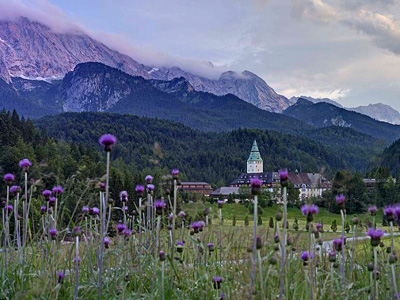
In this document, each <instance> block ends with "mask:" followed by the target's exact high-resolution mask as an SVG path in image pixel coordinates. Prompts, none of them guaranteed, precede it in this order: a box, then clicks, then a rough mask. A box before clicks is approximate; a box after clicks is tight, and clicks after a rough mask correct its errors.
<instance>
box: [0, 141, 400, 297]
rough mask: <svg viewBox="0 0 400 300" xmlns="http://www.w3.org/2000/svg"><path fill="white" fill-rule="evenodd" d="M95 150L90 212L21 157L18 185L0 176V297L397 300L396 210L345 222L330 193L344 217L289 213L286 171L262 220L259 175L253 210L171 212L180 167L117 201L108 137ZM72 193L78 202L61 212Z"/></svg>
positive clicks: (314, 210) (201, 207) (399, 211)
mask: <svg viewBox="0 0 400 300" xmlns="http://www.w3.org/2000/svg"><path fill="white" fill-rule="evenodd" d="M99 142H100V143H101V144H102V145H103V146H104V150H105V158H104V159H105V161H106V169H105V170H104V173H105V176H104V177H103V178H102V179H101V180H98V181H96V182H95V183H93V182H88V186H87V189H88V190H89V191H90V193H92V194H93V195H94V196H95V198H96V199H97V204H96V205H91V206H89V205H88V204H87V203H86V201H85V198H83V197H81V196H80V195H67V192H66V187H65V186H62V185H58V184H57V185H56V186H48V187H47V189H43V190H39V189H38V188H37V186H36V184H35V182H37V181H31V180H28V179H29V168H30V167H31V162H30V161H29V160H28V159H22V160H21V161H20V168H21V174H22V176H21V178H22V181H21V182H16V179H15V178H16V177H15V176H14V174H6V175H5V176H4V178H3V180H4V183H5V184H6V186H7V196H6V198H5V199H4V201H3V203H2V207H3V209H2V223H1V253H0V254H1V255H0V263H1V271H0V299H185V300H186V299H396V298H398V299H400V295H399V291H398V283H399V282H398V277H399V275H400V274H399V266H398V259H397V256H396V254H397V252H398V249H399V247H400V243H399V239H398V238H397V231H398V230H397V227H396V225H397V223H398V220H399V218H400V207H399V206H390V207H385V208H384V209H383V210H382V209H378V208H376V207H370V208H369V210H368V212H365V214H364V215H362V216H358V217H357V216H346V199H345V197H344V196H342V195H338V196H337V197H336V205H338V207H339V208H340V212H341V213H340V215H339V214H338V215H334V214H331V213H329V212H327V211H326V210H323V209H319V208H318V206H316V205H314V204H313V203H307V204H304V205H303V206H302V207H301V208H293V207H291V208H288V207H287V199H286V194H287V193H286V189H287V184H288V173H287V171H286V170H282V171H280V179H281V188H282V204H279V205H273V206H271V207H268V208H267V209H264V212H263V215H262V217H261V218H258V204H257V201H258V195H259V194H260V191H261V185H262V182H261V181H260V180H258V179H257V178H254V179H253V180H252V182H251V191H252V195H253V196H252V197H253V201H254V203H253V207H254V211H253V212H252V214H249V212H248V211H247V212H245V211H243V206H239V205H237V204H225V203H224V202H223V201H218V203H215V204H204V203H200V204H198V203H197V204H188V203H186V204H182V205H179V207H178V203H177V189H178V185H179V170H177V169H174V170H172V172H171V174H167V175H168V176H165V178H164V182H163V184H162V186H159V187H158V186H157V187H156V186H154V185H153V183H152V181H153V178H152V176H151V175H148V176H147V177H146V178H145V179H144V181H143V182H144V184H143V185H137V186H136V188H135V191H136V192H135V194H134V195H128V193H127V192H126V191H121V192H120V194H119V195H118V196H119V197H118V198H119V199H117V200H113V199H112V198H111V197H110V195H109V188H110V174H109V169H110V164H111V163H112V162H111V161H110V152H111V151H112V147H113V145H114V144H115V143H116V138H115V137H114V136H112V135H109V134H107V135H103V136H102V137H101V138H100V139H99ZM37 180H40V179H37ZM18 184H20V185H18ZM60 184H61V183H60ZM69 184H71V182H70V183H69ZM132 184H134V183H132ZM157 189H162V195H163V197H162V198H160V199H155V197H154V195H156V192H157ZM68 197H75V198H76V199H78V200H77V201H76V206H75V207H72V208H71V209H69V210H67V209H66V200H65V199H68ZM114 198H116V195H114ZM247 215H248V218H247V220H246V216H247ZM189 216H190V218H189ZM383 216H384V218H385V220H386V222H387V226H385V227H383V226H380V225H379V224H381V220H382V218H383ZM234 219H235V222H234V221H233V220H234ZM260 219H261V222H260ZM334 220H335V222H337V227H335V229H334V230H333V229H332V228H331V225H330V224H331V222H332V221H334ZM346 223H349V224H350V228H349V229H347V230H346V226H345V224H346Z"/></svg>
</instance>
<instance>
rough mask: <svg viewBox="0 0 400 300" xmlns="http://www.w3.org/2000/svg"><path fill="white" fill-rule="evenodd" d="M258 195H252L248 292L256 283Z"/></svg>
mask: <svg viewBox="0 0 400 300" xmlns="http://www.w3.org/2000/svg"><path fill="white" fill-rule="evenodd" d="M257 202H258V196H257V195H254V213H253V214H254V220H253V253H252V255H253V259H252V266H251V284H250V292H253V289H254V285H255V283H256V260H257V214H258V203H257Z"/></svg>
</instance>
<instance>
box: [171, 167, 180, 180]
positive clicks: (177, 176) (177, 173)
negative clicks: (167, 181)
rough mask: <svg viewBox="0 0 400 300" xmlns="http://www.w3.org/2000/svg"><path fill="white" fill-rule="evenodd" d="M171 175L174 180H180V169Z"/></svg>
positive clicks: (174, 170)
mask: <svg viewBox="0 0 400 300" xmlns="http://www.w3.org/2000/svg"><path fill="white" fill-rule="evenodd" d="M171 174H172V178H174V179H178V178H179V170H178V169H172V171H171Z"/></svg>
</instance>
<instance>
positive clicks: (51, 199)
mask: <svg viewBox="0 0 400 300" xmlns="http://www.w3.org/2000/svg"><path fill="white" fill-rule="evenodd" d="M49 206H50V207H55V206H56V197H50V198H49Z"/></svg>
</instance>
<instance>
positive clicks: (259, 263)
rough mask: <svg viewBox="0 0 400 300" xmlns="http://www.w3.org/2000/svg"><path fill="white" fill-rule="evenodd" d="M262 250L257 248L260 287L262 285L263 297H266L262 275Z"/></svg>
mask: <svg viewBox="0 0 400 300" xmlns="http://www.w3.org/2000/svg"><path fill="white" fill-rule="evenodd" d="M260 252H261V251H260V250H257V256H258V276H259V277H260V278H259V280H260V287H261V292H262V295H261V297H262V299H265V291H264V280H263V276H262V268H261V267H262V262H261V253H260Z"/></svg>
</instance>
